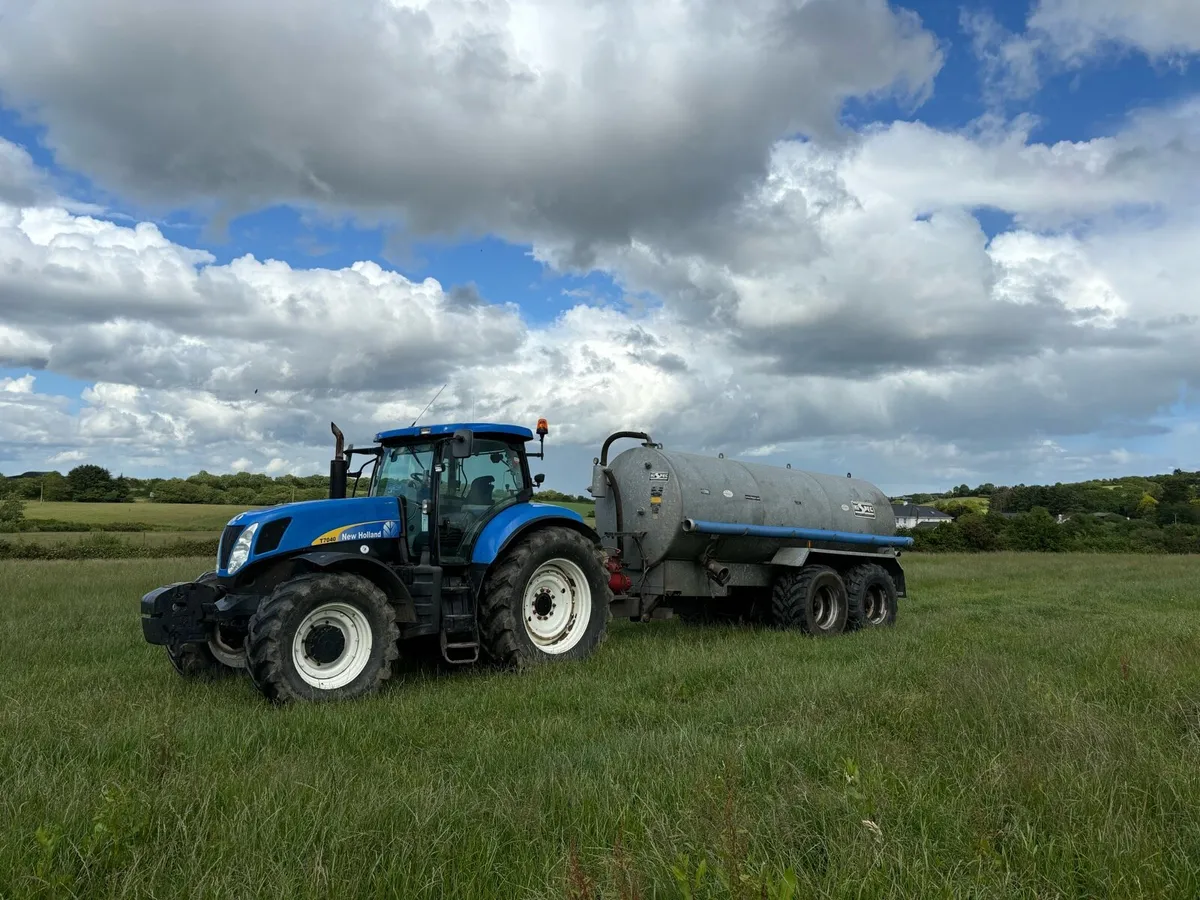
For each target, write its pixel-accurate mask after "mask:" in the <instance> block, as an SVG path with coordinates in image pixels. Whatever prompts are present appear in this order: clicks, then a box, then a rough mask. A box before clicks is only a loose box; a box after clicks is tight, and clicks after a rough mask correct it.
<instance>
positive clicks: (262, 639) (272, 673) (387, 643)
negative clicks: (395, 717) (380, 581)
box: [246, 572, 400, 704]
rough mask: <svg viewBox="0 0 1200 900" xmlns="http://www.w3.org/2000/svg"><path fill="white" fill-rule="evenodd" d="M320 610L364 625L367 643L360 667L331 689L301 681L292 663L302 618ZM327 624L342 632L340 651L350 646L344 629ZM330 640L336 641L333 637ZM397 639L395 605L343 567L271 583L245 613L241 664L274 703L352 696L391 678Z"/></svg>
mask: <svg viewBox="0 0 1200 900" xmlns="http://www.w3.org/2000/svg"><path fill="white" fill-rule="evenodd" d="M322 609H325V610H328V613H327V614H328V615H330V616H333V617H338V616H340V617H341V622H342V624H343V625H346V624H354V625H358V626H365V629H364V630H365V631H369V633H370V647H369V648H368V649H367V650H365V651H363V652H362V653H361V655H360V656H359V657H358V658H361V659H362V668H361V670H359V671H358V672H357V673H355V674H354V676H353V677H352V678H351V679H350V680H349V681H348V682H347V683H345V684H341V685H339V686H337V687H333V688H321V687H317V686H316V685H314V684H312V683H311V682H310V681H308V680H306V679H305V677H304V676H303V675H302V674H301V673H300V671H299V669H298V668H297V660H296V658H295V655H294V649H293V644H294V640H295V638H296V636H297V632H298V631H299V629H300V627H301V626H302V625H304V624H305V620H306V619H307V618H309V617H310V616H311V615H312V614H313V613H315V612H316V611H318V610H322ZM325 627H331V626H325ZM332 627H334V628H335V630H339V633H340V634H341V640H342V648H341V651H339V652H345V651H346V649H347V648H353V647H354V646H355V643H354V642H352V640H347V631H346V629H345V628H341V629H338V628H337V627H336V626H332ZM315 630H316V629H315V628H314V631H315ZM333 640H334V641H335V645H334V646H336V638H335V639H333ZM399 640H400V628H399V626H398V625H397V624H396V609H395V607H393V606H392V604H391V603H390V602H388V598H387V596H386V595H385V594H384V593H383V591H382V590H380V589H379V587H377V586H376V585H375V584H374V583H373V582H371V581H368V580H367V579H366V578H363V577H361V576H359V575H351V574H349V573H347V572H322V573H314V574H306V575H299V576H297V577H296V578H292V579H291V580H289V581H285V582H284V583H283V584H281V585H279V586H278V587H277V588H275V590H274V591H273V592H272V593H271V595H270V596H269V597H267V598H266V599H265V600H263V602H262V603H260V604H259V607H258V609H257V610H255V612H254V615H252V616H251V617H250V629H249V635H248V636H247V639H246V646H247V666H246V668H247V670H248V671H249V673H250V680H251V681H252V682H253V683H254V686H255V687H256V688H257V689H258V691H259V693H261V694H262V695H263V696H264V697H266V698H267V699H268V700H270V701H271V702H272V703H275V704H284V703H290V702H295V701H308V702H325V701H336V700H354V699H357V698H359V697H362V696H365V695H367V694H371V693H374V692H375V691H377V690H379V688H381V687H382V686H383V684H384V682H386V681H387V680H388V679H389V678H391V676H392V670H393V668H394V666H395V662H396V660H397V658H399V655H400V648H399V643H398V642H399ZM358 643H361V640H360V641H359V642H358ZM306 652H309V651H306ZM353 662H354V661H353V660H352V661H351V663H353Z"/></svg>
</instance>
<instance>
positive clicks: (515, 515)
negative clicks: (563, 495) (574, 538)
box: [471, 503, 600, 567]
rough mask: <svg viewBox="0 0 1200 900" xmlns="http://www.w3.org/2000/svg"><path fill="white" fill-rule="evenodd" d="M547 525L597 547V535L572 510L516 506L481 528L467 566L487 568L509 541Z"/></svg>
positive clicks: (543, 504)
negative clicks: (569, 531) (580, 537)
mask: <svg viewBox="0 0 1200 900" xmlns="http://www.w3.org/2000/svg"><path fill="white" fill-rule="evenodd" d="M548 525H558V526H560V527H563V528H571V529H574V530H575V531H578V532H579V533H580V534H582V535H584V536H586V537H587V538H588V540H590V541H591V542H592V543H594V544H595V545H596V546H599V545H600V535H598V534H597V533H596V531H595V529H593V528H590V527H588V525H587V524H586V523H585V522H584V521H583V516H581V515H579V513H577V512H575V511H574V510H570V509H567V508H566V507H565V506H554V505H552V504H548V503H520V504H517V505H515V506H509V507H507V508H505V509H503V510H501V511H500V512H499V513H497V514H496V516H495V517H494V518H493V519H492V520H491V521H490V522H488V523H487V525H485V526H484V527H483V529H482V530H481V531H480V532H479V537H478V538H477V539H476V541H475V546H474V547H473V548H472V549H471V564H472V565H473V566H475V567H480V566H483V567H487V566H490V565H491V564H492V563H494V562H495V561H496V560H497V559H498V558H499V557H500V556H501V555H502V554H503V553H504V551H505V550H506V549H508V547H510V546H511V545H512V543H513V541H515V540H518V539H519V538H520V537H521V536H522V535H523V534H526V533H527V532H529V531H530V529H532V528H541V527H545V526H548Z"/></svg>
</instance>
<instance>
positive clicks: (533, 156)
mask: <svg viewBox="0 0 1200 900" xmlns="http://www.w3.org/2000/svg"><path fill="white" fill-rule="evenodd" d="M164 47H170V48H171V52H170V54H169V60H168V58H167V57H164V56H163V48H164ZM940 63H941V59H940V55H939V52H938V50H937V47H936V42H935V40H934V38H933V36H932V35H931V34H930V33H928V32H926V31H924V30H923V29H922V28H921V27H920V24H919V22H918V21H917V19H916V17H915V16H914V15H913V14H911V13H909V12H907V11H904V10H901V9H895V8H893V7H891V6H890V5H889V3H888V2H887V0H837V2H830V0H820V2H797V0H767V2H762V0H723V2H720V3H714V2H700V3H696V2H680V0H667V2H660V3H631V2H627V0H613V2H606V3H595V2H592V0H355V2H352V3H350V4H329V3H324V2H317V0H288V2H284V0H260V2H256V3H251V4H247V3H243V2H240V0H211V2H205V3H183V4H178V3H163V4H157V3H156V4H150V5H146V4H144V3H140V2H136V0H112V2H108V3H105V4H101V5H97V4H96V3H94V2H89V0H39V2H38V3H36V4H33V3H27V4H16V5H13V6H11V8H9V9H6V11H5V20H4V27H3V29H0V102H3V103H5V104H6V105H8V106H10V107H11V108H14V109H21V110H23V111H26V112H28V113H29V115H30V116H31V117H32V118H34V119H35V120H36V121H38V122H39V123H40V124H42V125H44V126H45V128H46V143H47V145H48V146H49V147H50V148H52V149H53V150H54V152H55V153H56V156H57V158H58V161H59V162H60V163H61V164H63V165H65V166H67V167H69V168H71V169H74V170H77V171H80V172H83V173H85V174H86V175H88V176H90V177H92V178H94V179H95V180H96V181H97V182H98V183H99V184H101V185H102V186H104V187H105V188H106V189H112V190H115V191H118V192H120V193H121V194H122V195H123V196H125V197H127V198H134V199H136V200H138V201H146V202H148V203H152V204H156V205H159V206H163V207H165V208H171V209H174V208H178V207H180V206H184V205H192V204H197V205H200V206H203V207H205V208H211V207H212V206H213V205H214V204H216V205H218V206H219V207H220V208H222V209H224V210H226V211H240V210H248V209H254V208H259V207H264V206H270V205H273V204H275V203H279V202H296V203H302V204H311V205H314V206H318V207H321V208H324V209H326V210H327V211H331V212H333V213H341V212H344V211H352V212H355V213H358V214H361V215H362V216H363V217H364V218H366V219H368V220H370V219H372V218H379V219H382V220H385V221H388V222H394V221H401V222H403V223H405V224H407V225H408V226H409V227H411V228H412V229H413V230H415V231H416V232H420V233H423V234H431V233H438V234H442V233H445V234H457V233H458V232H459V231H460V230H464V229H465V230H476V229H478V230H492V231H499V232H501V233H503V234H504V235H505V236H507V237H510V238H511V237H516V238H527V237H531V236H535V235H539V234H541V235H544V234H557V233H561V232H567V233H569V234H571V235H572V238H573V239H574V240H575V241H576V242H577V243H578V245H579V252H580V253H585V252H586V247H587V246H588V245H590V243H591V242H592V241H595V240H604V239H609V240H612V239H616V240H620V239H625V238H627V237H629V236H631V235H634V234H635V233H639V232H644V231H660V232H661V231H664V230H667V231H669V230H670V229H671V228H672V227H674V226H675V225H677V224H679V223H684V222H687V221H689V220H691V219H694V218H696V217H697V216H700V215H703V214H705V213H706V212H709V211H711V210H713V209H716V208H720V207H721V206H723V205H725V204H727V203H730V202H734V201H736V199H737V196H738V194H739V193H740V192H741V190H742V188H743V187H744V185H745V184H746V183H747V182H749V181H752V180H754V179H756V178H758V177H760V176H761V175H762V174H763V173H764V167H765V163H766V154H767V149H768V148H769V146H770V145H771V143H772V142H773V141H775V140H777V139H779V138H781V137H783V136H785V135H788V134H793V133H796V132H806V133H812V134H820V135H826V136H829V135H832V134H834V133H835V132H836V131H837V115H838V111H839V109H840V107H841V104H842V103H843V101H845V100H846V99H847V98H851V97H863V96H876V95H888V96H890V95H892V94H896V95H899V96H900V98H901V99H902V100H904V101H908V100H913V99H920V98H922V97H923V96H925V94H927V93H928V91H929V89H930V85H931V81H932V78H933V76H934V74H935V73H936V72H937V70H938V68H939V67H940Z"/></svg>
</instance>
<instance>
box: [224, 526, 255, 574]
mask: <svg viewBox="0 0 1200 900" xmlns="http://www.w3.org/2000/svg"><path fill="white" fill-rule="evenodd" d="M257 531H258V523H257V522H254V523H252V524H251V525H250V527H248V528H247V529H246V530H245V531H243V532H242V533H241V534H239V535H238V539H237V543H235V544H234V545H233V552H232V553H230V554H229V567H228V571H229V574H230V575H232V574H233V573H234V572H236V571H237V570H238V569H240V568H241V567H242V566H244V565H245V564H246V560H248V559H249V558H250V545H251V544H252V543H254V535H255V533H256V532H257Z"/></svg>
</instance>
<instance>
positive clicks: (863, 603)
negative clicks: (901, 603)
mask: <svg viewBox="0 0 1200 900" xmlns="http://www.w3.org/2000/svg"><path fill="white" fill-rule="evenodd" d="M846 591H847V594H848V595H849V598H850V618H849V621H848V622H847V625H846V628H847V630H848V631H857V630H859V629H861V628H887V627H891V626H892V625H895V624H896V582H895V581H893V580H892V576H891V575H890V574H888V571H887V570H886V569H885V568H883V566H878V565H875V564H874V563H863V564H862V565H858V566H855V567H854V568H853V569H851V570H850V571H849V572H847V573H846Z"/></svg>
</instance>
